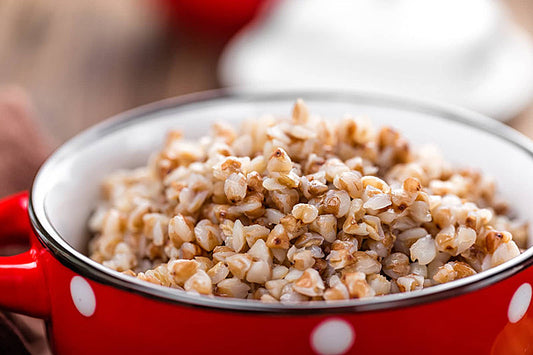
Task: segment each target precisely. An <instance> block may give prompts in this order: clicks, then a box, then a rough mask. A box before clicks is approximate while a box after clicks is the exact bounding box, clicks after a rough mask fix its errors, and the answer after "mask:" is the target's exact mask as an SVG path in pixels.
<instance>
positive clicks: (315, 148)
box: [89, 100, 527, 302]
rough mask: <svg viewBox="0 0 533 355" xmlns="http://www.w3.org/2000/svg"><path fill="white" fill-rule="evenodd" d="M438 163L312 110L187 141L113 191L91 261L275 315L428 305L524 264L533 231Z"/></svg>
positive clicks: (94, 223)
mask: <svg viewBox="0 0 533 355" xmlns="http://www.w3.org/2000/svg"><path fill="white" fill-rule="evenodd" d="M431 152H432V150H427V149H424V148H419V149H412V148H411V147H410V146H409V144H408V142H407V140H406V139H405V138H403V137H402V136H401V135H400V133H399V132H397V131H395V130H394V129H393V128H391V127H383V128H381V129H377V130H376V129H375V128H374V127H373V126H372V124H371V122H370V121H369V120H368V119H366V118H358V117H352V116H345V117H344V118H342V119H340V120H338V121H333V120H325V119H323V118H320V117H318V116H315V115H311V114H310V113H309V111H308V109H307V108H306V107H305V105H304V103H303V101H301V100H297V101H296V104H295V106H294V109H293V113H292V117H290V118H288V119H287V118H278V117H273V116H263V117H259V118H257V119H251V120H247V121H245V122H244V123H243V124H242V125H241V127H240V129H233V128H232V127H231V126H230V125H227V124H223V123H216V124H215V125H214V126H213V129H212V130H211V133H210V135H208V136H205V137H202V138H200V139H198V140H196V141H187V140H185V139H184V137H183V135H182V134H179V133H178V132H175V131H174V132H171V133H170V134H169V136H168V138H167V140H166V141H165V144H164V146H163V149H162V150H161V151H159V152H156V153H155V154H154V155H153V156H152V157H151V159H150V161H149V162H148V164H147V166H145V167H142V168H139V169H136V170H132V171H120V172H116V173H114V174H112V175H110V176H109V177H108V178H107V179H106V180H105V181H104V182H103V192H104V193H103V199H102V201H101V203H100V205H99V206H97V208H96V210H95V213H94V214H93V217H92V218H91V220H90V221H89V227H90V229H91V230H92V232H93V234H94V237H93V239H92V240H91V242H90V246H89V247H90V254H91V257H92V258H93V259H94V260H96V261H98V262H101V263H103V264H104V265H105V266H107V267H110V268H113V269H115V270H118V271H123V272H125V273H127V274H128V275H132V276H135V277H137V278H139V279H141V280H145V281H148V282H152V283H155V284H159V285H163V286H168V287H173V288H176V289H179V290H185V291H187V292H192V293H196V294H204V295H215V296H222V297H234V298H247V299H256V300H261V301H263V302H304V301H318V300H325V301H328V302H333V301H335V300H346V299H349V298H367V297H374V296H379V295H386V294H389V293H395V292H416V291H417V290H420V289H422V288H424V287H430V286H432V285H435V284H439V283H444V282H449V281H453V280H457V279H460V278H463V277H468V276H470V275H473V274H476V273H478V272H480V271H483V270H485V269H488V268H491V267H494V266H497V265H499V264H501V263H503V262H505V261H507V260H509V259H511V258H513V257H515V256H517V255H518V254H520V248H524V247H525V245H523V243H524V241H525V240H526V239H527V228H526V226H525V224H521V223H519V222H517V221H513V220H511V219H509V218H508V217H507V216H506V215H503V214H501V211H503V210H505V209H502V208H501V207H502V205H501V201H500V200H497V199H496V197H495V188H494V186H495V185H494V182H493V181H492V180H491V179H490V178H489V177H486V176H484V175H482V174H481V173H479V172H477V171H475V170H473V169H462V168H454V167H452V166H451V165H450V164H448V163H446V162H445V161H444V160H442V158H441V157H440V156H438V155H435V154H434V153H431ZM513 235H515V236H518V239H516V238H515V239H513ZM519 241H520V243H519ZM517 244H518V245H517Z"/></svg>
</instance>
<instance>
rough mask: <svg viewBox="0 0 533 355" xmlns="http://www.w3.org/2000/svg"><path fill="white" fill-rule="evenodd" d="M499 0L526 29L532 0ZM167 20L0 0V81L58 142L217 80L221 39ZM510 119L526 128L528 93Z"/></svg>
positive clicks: (532, 123)
mask: <svg viewBox="0 0 533 355" xmlns="http://www.w3.org/2000/svg"><path fill="white" fill-rule="evenodd" d="M505 3H506V4H507V5H508V6H509V8H510V9H511V12H512V15H513V16H514V18H515V20H516V21H517V22H518V23H519V24H520V25H522V26H523V27H524V28H526V29H527V30H528V32H529V33H530V34H531V35H532V36H533V1H532V0H506V1H505ZM167 28H168V27H166V26H165V25H164V21H163V20H162V17H161V14H160V12H158V11H157V10H156V9H155V8H154V6H153V1H152V2H151V1H150V0H135V1H132V0H112V1H111V0H75V1H72V0H46V1H44V0H1V1H0V90H2V89H5V87H6V86H7V87H9V90H14V89H13V87H14V88H17V87H18V88H22V89H23V90H25V91H26V93H27V94H28V95H29V97H30V100H31V101H32V102H33V104H34V108H35V109H34V111H35V117H36V121H37V122H36V124H37V126H38V129H40V130H41V131H42V132H43V134H44V135H46V136H48V138H49V141H50V142H52V143H51V146H57V145H59V144H61V143H62V142H63V141H64V140H66V139H67V138H69V137H71V136H73V135H74V134H76V133H78V132H79V131H81V130H83V129H84V128H86V127H88V126H90V125H93V124H95V123H97V122H98V121H100V120H102V119H105V118H107V117H109V116H112V115H114V114H116V113H119V112H121V111H124V110H127V109H130V108H133V107H136V106H139V105H142V104H145V103H148V102H152V101H156V100H160V99H163V98H167V97H172V96H176V95H180V94H184V93H189V92H194V91H200V90H206V89H212V88H216V87H218V85H219V84H218V82H217V78H216V63H217V59H218V56H219V54H220V52H221V49H222V45H223V44H222V43H220V41H219V42H213V41H208V40H205V39H201V38H195V37H191V36H190V35H188V36H186V35H183V34H179V33H177V32H176V31H169V30H168V29H167ZM532 65H533V63H532ZM2 87H4V88H2ZM15 90H17V89H15ZM509 124H510V125H511V126H513V127H515V128H517V129H519V130H520V131H522V132H523V133H525V134H526V135H528V136H530V137H533V102H532V105H530V107H529V108H528V109H526V110H525V111H524V112H523V113H521V114H520V115H519V116H518V117H516V118H514V119H513V120H511V121H510V122H509ZM0 129H3V128H1V127H0ZM21 139H27V137H21ZM25 322H26V324H28V326H29V327H30V328H31V329H30V331H29V333H30V334H33V338H32V339H34V341H33V343H32V344H33V346H34V347H33V348H32V352H34V353H47V350H46V349H45V347H43V337H42V334H43V325H42V322H40V321H34V322H28V321H27V319H25ZM39 334H41V337H40V338H39Z"/></svg>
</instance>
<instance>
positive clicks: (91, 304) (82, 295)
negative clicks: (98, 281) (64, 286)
mask: <svg viewBox="0 0 533 355" xmlns="http://www.w3.org/2000/svg"><path fill="white" fill-rule="evenodd" d="M70 295H71V296H72V301H73V302H74V305H75V306H76V308H77V309H78V311H79V312H80V313H81V314H83V315H84V316H85V317H90V316H92V315H93V314H94V311H95V309H96V297H95V296H94V292H93V289H92V288H91V285H89V283H88V282H87V281H86V280H85V279H84V278H83V277H81V276H74V277H73V278H72V280H70Z"/></svg>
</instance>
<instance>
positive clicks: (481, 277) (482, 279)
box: [28, 88, 533, 314]
mask: <svg viewBox="0 0 533 355" xmlns="http://www.w3.org/2000/svg"><path fill="white" fill-rule="evenodd" d="M297 97H304V98H305V99H308V100H311V101H312V100H321V101H330V100H333V101H338V102H346V103H350V102H353V103H357V102H361V103H370V104H375V105H379V106H380V107H390V108H397V109H403V110H408V111H411V112H417V113H427V114H432V115H434V116H436V117H439V118H441V119H446V120H451V121H454V122H457V123H461V124H464V125H467V126H469V127H472V128H475V129H478V130H481V131H484V132H486V133H489V134H491V135H492V136H495V137H497V138H499V139H501V140H503V141H506V142H507V143H509V144H511V145H514V146H515V147H516V148H517V149H521V150H523V151H525V152H526V153H527V154H528V155H529V156H530V157H531V158H533V142H532V141H531V140H529V138H527V137H525V136H524V135H522V134H521V133H519V132H517V131H515V130H514V129H512V128H510V127H508V126H505V125H504V124H502V123H500V122H498V121H496V120H493V119H490V118H488V117H486V116H484V115H482V114H479V113H476V112H472V111H469V110H467V109H463V108H459V107H455V106H452V105H444V104H441V103H436V102H433V101H429V100H419V99H414V98H410V97H406V96H400V95H392V94H388V93H387V94H384V93H381V92H372V91H349V92H347V91H342V92H335V91H315V90H297V91H296V90H280V91H262V90H257V89H255V90H254V89H249V88H248V89H242V88H225V89H217V90H210V91H203V92H197V93H193V94H188V95H183V96H178V97H174V98H169V99H165V100H162V101H157V102H154V103H151V104H147V105H144V106H140V107H138V108H134V109H132V110H129V111H126V112H124V113H121V114H118V115H116V116H113V117H111V118H109V119H107V120H104V121H103V122H101V123H99V124H97V125H95V126H92V127H90V128H88V129H86V130H84V131H82V132H81V133H79V134H77V135H76V136H74V137H73V138H71V139H69V140H68V141H67V142H65V143H64V144H62V145H61V146H60V147H59V148H58V149H57V150H56V151H55V152H54V153H52V154H51V155H50V156H49V157H48V159H47V160H46V161H45V163H44V164H43V165H42V166H41V168H40V169H39V171H38V173H37V174H36V177H35V178H34V181H33V185H32V188H31V190H30V196H29V204H28V213H29V217H30V221H31V224H32V226H33V229H34V231H35V232H36V235H37V237H38V239H39V241H40V242H41V244H42V245H43V246H44V247H46V248H47V249H48V250H49V251H50V252H51V253H52V254H53V255H54V257H55V258H56V259H57V260H58V261H59V262H60V263H61V264H63V265H64V266H66V267H67V268H69V269H71V270H73V271H75V272H76V273H78V274H80V275H82V276H85V277H87V278H89V279H91V280H93V281H96V282H98V283H101V284H105V285H109V286H113V287H116V288H119V289H121V290H124V291H127V292H132V293H136V294H139V295H142V296H145V297H149V298H152V299H156V300H160V301H164V302H170V303H173V304H179V305H182V306H189V307H200V308H204V309H216V310H221V311H232V312H246V313H248V312H253V313H277V314H320V313H347V312H367V311H377V310H391V309H397V308H401V307H407V306H413V305H420V304H424V303H428V302H434V301H438V300H443V299H447V298H450V297H453V296H458V295H462V294H465V293H469V292H472V291H476V290H479V289H481V288H484V287H487V286H489V285H492V284H494V283H496V282H498V281H501V280H503V279H506V278H508V277H510V276H512V275H514V274H516V273H518V272H520V271H522V270H525V269H526V268H528V267H529V266H531V264H533V247H530V248H528V249H527V250H526V251H524V253H522V254H521V255H519V256H517V257H515V258H513V259H512V260H510V261H508V262H506V263H503V264H501V265H499V266H496V267H494V268H491V269H488V270H485V271H483V272H481V273H478V274H475V275H473V276H470V277H467V278H463V279H460V280H456V281H452V282H449V283H445V284H440V285H435V286H432V287H429V288H425V289H422V290H420V291H416V292H412V293H397V294H390V295H385V296H379V297H373V298H368V299H351V300H346V301H335V302H327V301H317V302H306V303H290V304H281V303H275V304H273V303H263V302H260V301H253V300H241V299H232V298H222V297H216V296H198V295H194V294H190V293H187V292H184V291H180V290H176V289H172V288H170V287H164V286H159V285H155V284H151V283H149V282H145V281H141V280H138V279H136V278H133V277H131V276H127V275H124V274H122V273H120V272H117V271H114V270H112V269H110V268H107V267H105V266H103V265H102V264H100V263H98V262H96V261H94V260H92V259H90V258H89V257H88V256H86V255H84V254H83V253H81V252H79V251H77V250H76V249H74V248H73V247H71V246H70V245H69V244H68V243H67V242H66V241H65V240H64V239H63V238H61V235H60V233H58V232H57V231H56V230H55V228H54V227H53V225H52V224H51V223H50V221H49V220H48V219H47V217H46V212H45V208H44V198H43V201H36V200H35V199H36V197H35V196H36V195H37V194H36V191H37V189H38V188H39V180H40V177H41V176H42V174H43V171H45V170H47V169H50V168H52V167H53V166H54V165H55V164H59V163H60V160H61V159H62V158H63V157H65V156H68V155H70V154H73V153H74V154H75V152H76V151H77V150H78V149H79V148H81V147H83V146H86V145H88V144H91V142H93V141H95V140H97V139H99V138H101V137H103V136H105V135H107V134H110V133H113V132H115V131H116V130H119V129H122V128H124V127H126V126H129V125H132V124H135V123H136V122H138V121H142V120H143V118H146V116H148V115H151V114H156V113H159V112H163V111H165V110H169V109H172V110H173V113H174V114H179V112H180V111H184V110H188V109H192V110H194V109H195V108H197V107H198V106H197V105H200V108H202V107H203V106H202V105H206V104H217V103H218V102H225V101H231V100H237V101H239V102H248V103H253V102H260V101H272V100H289V99H290V100H294V99H295V98H297ZM191 106H192V107H191ZM41 195H43V196H45V195H46V193H44V194H41Z"/></svg>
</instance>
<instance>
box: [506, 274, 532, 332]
mask: <svg viewBox="0 0 533 355" xmlns="http://www.w3.org/2000/svg"><path fill="white" fill-rule="evenodd" d="M530 303H531V285H530V284H528V283H525V284H522V286H520V287H519V288H518V289H517V290H516V291H515V293H514V295H513V298H511V303H509V310H508V311H507V317H509V322H511V323H516V322H518V321H519V320H520V319H522V317H523V316H524V315H525V314H526V312H527V309H528V308H529V304H530Z"/></svg>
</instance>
